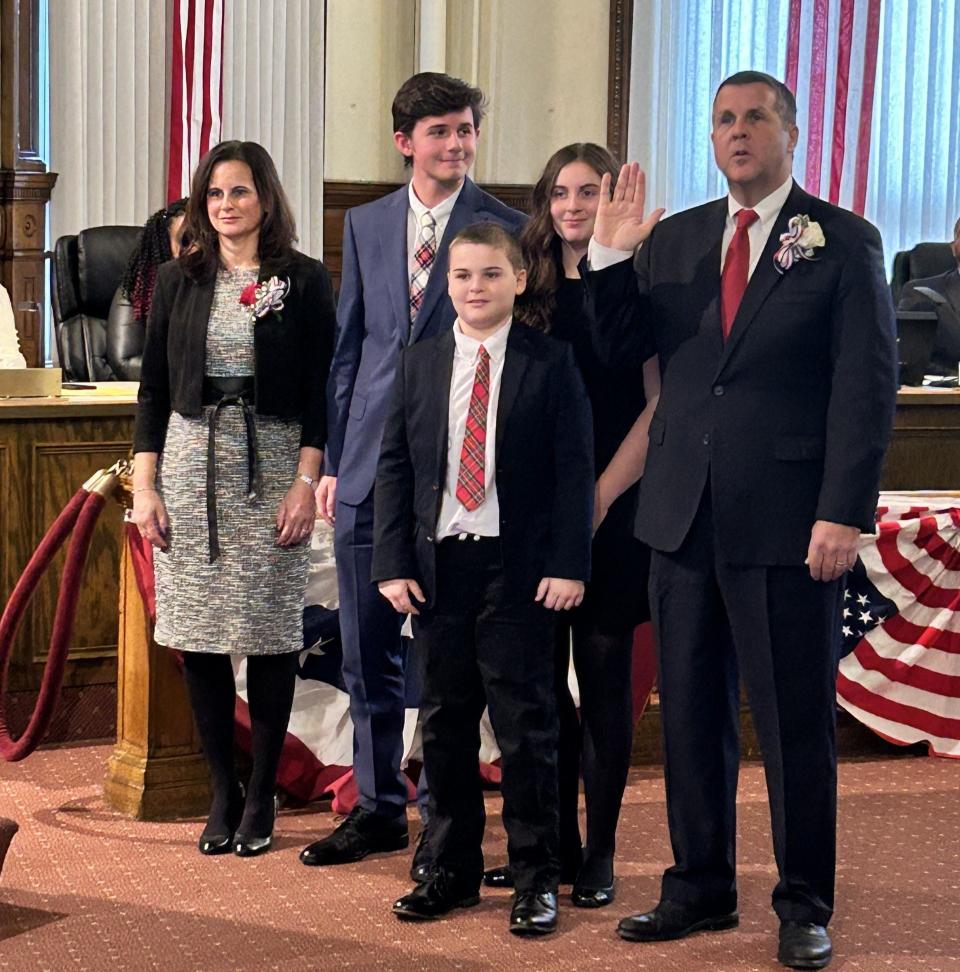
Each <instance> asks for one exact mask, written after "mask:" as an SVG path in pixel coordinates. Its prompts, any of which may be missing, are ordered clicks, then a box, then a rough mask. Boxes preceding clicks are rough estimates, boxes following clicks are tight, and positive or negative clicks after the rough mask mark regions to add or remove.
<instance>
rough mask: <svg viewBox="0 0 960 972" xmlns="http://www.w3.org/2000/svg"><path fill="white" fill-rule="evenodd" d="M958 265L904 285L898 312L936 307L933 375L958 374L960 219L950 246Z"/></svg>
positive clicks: (932, 361) (932, 362)
mask: <svg viewBox="0 0 960 972" xmlns="http://www.w3.org/2000/svg"><path fill="white" fill-rule="evenodd" d="M950 249H951V250H953V255H954V257H955V258H956V261H957V266H955V267H954V268H953V269H952V270H948V271H947V272H946V273H941V274H939V275H938V276H936V277H924V278H922V279H919V280H911V281H909V282H908V283H906V284H904V286H903V293H902V294H901V295H900V303H899V305H898V310H902V311H911V310H931V309H933V308H936V310H937V317H938V321H939V323H938V325H937V339H936V341H935V342H934V345H933V353H932V354H931V355H930V366H929V370H930V371H931V372H933V373H937V374H939V373H944V374H948V375H955V374H956V373H957V363H958V362H960V219H958V220H957V222H956V223H955V224H954V227H953V242H952V243H951V244H950ZM918 287H924V288H927V289H929V290H932V291H934V292H935V293H938V294H940V295H941V296H942V297H943V298H944V299H945V300H946V303H944V304H939V305H937V304H935V303H934V302H933V301H932V300H931V299H930V298H929V297H927V296H924V294H922V293H918V291H917V288H918Z"/></svg>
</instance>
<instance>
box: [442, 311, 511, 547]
mask: <svg viewBox="0 0 960 972" xmlns="http://www.w3.org/2000/svg"><path fill="white" fill-rule="evenodd" d="M512 321H513V319H512V318H511V319H510V320H509V321H507V323H506V324H504V326H503V327H501V328H500V330H499V331H496V332H495V333H494V334H491V335H490V336H489V337H488V338H485V339H484V340H483V341H477V340H475V339H474V338H471V337H467V335H466V334H464V333H463V331H461V330H460V321H459V320H457V322H456V323H455V324H454V325H453V339H454V342H455V345H456V347H455V350H454V354H453V375H452V376H451V378H450V400H449V406H448V411H447V475H446V478H445V480H444V484H443V499H442V500H441V503H440V518H439V519H438V520H437V540H442V539H443V538H444V537H452V536H454V535H455V534H458V533H473V534H476V535H477V536H481V537H498V536H500V501H499V499H498V498H497V480H496V476H495V475H494V473H495V470H496V442H497V407H498V405H499V401H500V379H501V378H502V377H503V362H504V359H505V358H506V356H507V336H508V335H509V334H510V325H511V324H512ZM481 344H482V345H483V347H484V348H486V349H487V354H489V355H490V398H489V404H488V405H487V437H486V441H485V444H484V455H483V472H484V493H483V502H482V503H481V504H480V505H479V506H478V507H477V508H476V509H475V510H468V509H466V508H465V507H464V505H463V504H462V503H461V502H460V501H459V500H458V499H457V477H458V475H459V474H460V452H461V451H462V449H463V436H464V433H465V432H466V428H467V413H468V412H469V410H470V397H471V395H472V394H473V382H474V378H475V376H476V373H477V355H478V353H479V351H480V346H481Z"/></svg>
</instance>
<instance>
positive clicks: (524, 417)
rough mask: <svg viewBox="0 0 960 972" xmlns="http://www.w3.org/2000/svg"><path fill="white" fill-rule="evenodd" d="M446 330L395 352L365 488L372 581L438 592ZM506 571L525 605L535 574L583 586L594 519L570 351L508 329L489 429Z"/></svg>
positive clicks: (581, 402)
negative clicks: (370, 494) (371, 479)
mask: <svg viewBox="0 0 960 972" xmlns="http://www.w3.org/2000/svg"><path fill="white" fill-rule="evenodd" d="M454 348H455V341H454V336H453V330H452V329H448V330H446V331H445V332H444V333H443V334H441V335H439V336H437V337H434V338H430V339H428V340H426V341H420V342H418V343H417V344H413V345H410V346H409V347H408V348H406V349H404V351H403V352H402V353H401V355H400V363H399V366H398V369H397V377H396V383H395V386H394V392H393V398H392V402H391V404H390V408H389V411H388V413H387V421H386V426H385V428H384V434H383V441H382V445H381V449H380V460H379V463H378V466H377V478H376V485H375V489H374V527H373V569H372V572H371V579H372V580H374V581H382V580H392V579H394V578H398V577H411V578H416V579H417V580H418V581H419V582H420V583H421V584H422V586H423V590H424V594H426V596H427V603H428V605H429V604H432V603H433V597H434V593H435V591H436V548H435V544H436V538H435V533H436V527H437V518H438V517H439V515H440V504H441V500H442V497H443V485H444V481H445V477H446V465H447V435H448V430H447V415H448V410H449V398H450V381H451V377H452V374H453V356H454ZM496 481H497V496H498V499H499V503H500V538H501V545H502V550H503V565H504V572H505V574H506V576H507V581H508V583H509V584H510V585H512V587H513V589H514V590H515V591H516V593H517V596H518V597H519V598H525V597H527V596H528V594H529V597H530V599H531V600H532V598H533V596H534V593H535V591H536V587H537V584H538V583H539V581H540V579H541V578H542V577H565V578H570V579H573V580H583V581H586V580H588V579H589V574H590V540H591V521H592V517H593V488H594V479H593V432H592V425H591V417H590V404H589V402H588V400H587V393H586V390H585V388H584V386H583V381H582V379H581V378H580V373H579V371H578V370H577V366H576V364H575V362H574V359H573V352H572V350H571V348H570V347H569V345H566V344H564V343H561V342H560V341H556V340H554V339H553V338H549V337H547V336H546V335H544V334H541V333H539V332H537V331H533V330H531V329H530V328H527V327H524V326H523V325H522V324H518V323H516V322H514V323H513V325H511V329H510V334H509V336H508V338H507V351H506V358H505V360H504V365H503V374H502V376H501V380H500V398H499V404H498V411H497V429H496Z"/></svg>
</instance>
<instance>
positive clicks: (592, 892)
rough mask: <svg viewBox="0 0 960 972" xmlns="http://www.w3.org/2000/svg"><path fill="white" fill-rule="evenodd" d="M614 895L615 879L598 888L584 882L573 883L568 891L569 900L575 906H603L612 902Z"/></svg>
mask: <svg viewBox="0 0 960 972" xmlns="http://www.w3.org/2000/svg"><path fill="white" fill-rule="evenodd" d="M616 896H617V891H616V882H615V881H611V882H610V883H609V884H605V885H603V886H601V887H598V888H591V887H589V886H588V885H586V884H575V885H574V886H573V891H572V892H571V893H570V900H571V901H572V902H573V906H574V907H575V908H605V907H606V906H607V905H608V904H613V901H614V899H615V898H616Z"/></svg>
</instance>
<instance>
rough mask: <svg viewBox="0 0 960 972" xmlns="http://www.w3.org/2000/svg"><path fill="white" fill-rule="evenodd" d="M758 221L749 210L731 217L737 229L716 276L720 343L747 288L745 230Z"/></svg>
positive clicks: (748, 254) (748, 260)
mask: <svg viewBox="0 0 960 972" xmlns="http://www.w3.org/2000/svg"><path fill="white" fill-rule="evenodd" d="M759 218H760V217H759V216H757V214H756V213H755V212H754V211H753V210H752V209H741V210H739V211H738V212H737V215H736V216H734V219H735V220H736V221H737V228H736V230H735V231H734V234H733V239H732V240H730V246H729V247H727V256H726V259H724V261H723V273H721V274H720V322H721V324H722V326H723V339H724V341H726V339H727V338H728V337H729V336H730V329H731V328H732V327H733V321H734V318H736V316H737V310H738V309H739V308H740V301H741V300H743V292H744V291H745V290H746V289H747V277H748V275H749V270H750V237H749V236H748V235H747V230H748V229H749V228H750V227H751V226H752V225H753V224H754V223H755V222H756V221H757V220H758V219H759Z"/></svg>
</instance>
